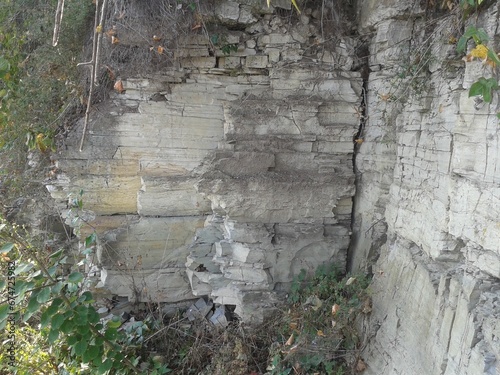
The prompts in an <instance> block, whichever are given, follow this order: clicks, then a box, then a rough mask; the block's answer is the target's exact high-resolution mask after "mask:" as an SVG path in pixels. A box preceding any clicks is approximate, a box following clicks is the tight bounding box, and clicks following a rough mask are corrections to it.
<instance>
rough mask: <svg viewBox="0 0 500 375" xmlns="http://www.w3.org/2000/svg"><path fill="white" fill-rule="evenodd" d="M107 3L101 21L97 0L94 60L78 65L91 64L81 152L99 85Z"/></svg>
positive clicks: (103, 6) (104, 5)
mask: <svg viewBox="0 0 500 375" xmlns="http://www.w3.org/2000/svg"><path fill="white" fill-rule="evenodd" d="M107 3H108V0H104V1H103V3H102V7H101V12H100V14H101V18H100V21H99V0H96V5H95V18H94V40H93V42H92V60H91V61H89V62H86V63H80V64H78V65H77V66H80V65H90V89H89V96H88V98H87V110H86V111H85V119H84V122H83V132H82V139H81V141H80V152H82V151H83V143H84V142H85V134H86V133H87V126H88V122H89V115H90V108H91V106H92V94H93V92H94V86H95V85H97V70H98V64H99V55H100V53H99V52H100V49H101V40H102V31H103V29H104V15H105V11H106V5H107Z"/></svg>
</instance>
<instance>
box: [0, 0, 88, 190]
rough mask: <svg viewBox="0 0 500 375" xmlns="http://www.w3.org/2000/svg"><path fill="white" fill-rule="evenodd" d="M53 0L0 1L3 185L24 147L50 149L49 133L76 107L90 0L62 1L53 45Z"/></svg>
mask: <svg viewBox="0 0 500 375" xmlns="http://www.w3.org/2000/svg"><path fill="white" fill-rule="evenodd" d="M56 5H57V0H15V1H14V0H3V1H2V2H1V3H0V30H1V31H0V43H1V47H2V48H1V52H0V156H1V159H2V164H1V165H0V174H1V175H3V176H4V178H3V188H13V189H14V190H15V191H14V192H13V194H16V193H19V190H22V186H23V184H22V183H21V182H19V179H20V178H21V174H22V171H23V168H24V163H25V160H26V151H27V150H29V149H31V150H38V151H40V152H48V151H51V150H53V149H54V147H55V144H54V136H55V134H56V133H57V132H58V131H59V128H61V127H63V126H64V125H65V121H68V120H69V118H70V117H71V115H72V114H75V113H77V112H78V111H80V110H81V108H80V105H81V104H80V101H79V98H80V97H82V95H83V92H82V86H81V84H80V83H81V82H80V81H79V72H78V71H77V67H76V63H77V62H78V58H79V57H80V56H81V54H82V42H81V41H82V40H83V37H84V33H85V31H86V30H88V27H87V25H88V22H89V20H90V18H91V15H92V12H91V8H92V3H91V2H90V1H70V2H67V4H66V8H67V9H66V12H65V13H66V17H65V19H64V22H63V25H62V28H63V30H64V32H63V33H62V34H61V38H60V41H59V44H58V46H57V47H53V46H52V44H51V41H52V28H53V27H52V25H53V18H54V10H55V8H56Z"/></svg>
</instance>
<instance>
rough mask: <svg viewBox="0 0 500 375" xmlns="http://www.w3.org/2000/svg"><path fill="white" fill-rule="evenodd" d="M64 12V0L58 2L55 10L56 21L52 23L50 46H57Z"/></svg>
mask: <svg viewBox="0 0 500 375" xmlns="http://www.w3.org/2000/svg"><path fill="white" fill-rule="evenodd" d="M63 12H64V0H58V2H57V9H56V19H55V22H54V35H53V36H52V46H53V47H55V46H57V43H59V35H60V33H61V21H62V18H63Z"/></svg>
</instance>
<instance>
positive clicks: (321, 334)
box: [316, 329, 326, 337]
mask: <svg viewBox="0 0 500 375" xmlns="http://www.w3.org/2000/svg"><path fill="white" fill-rule="evenodd" d="M316 335H317V336H319V337H325V336H326V335H325V333H324V332H323V331H322V330H321V329H318V331H317V332H316Z"/></svg>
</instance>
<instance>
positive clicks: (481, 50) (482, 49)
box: [470, 44, 488, 60]
mask: <svg viewBox="0 0 500 375" xmlns="http://www.w3.org/2000/svg"><path fill="white" fill-rule="evenodd" d="M470 55H471V56H472V57H477V58H478V59H481V60H484V59H486V57H487V56H488V47H486V46H485V45H484V44H478V45H477V46H476V48H474V49H473V50H472V51H470Z"/></svg>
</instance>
